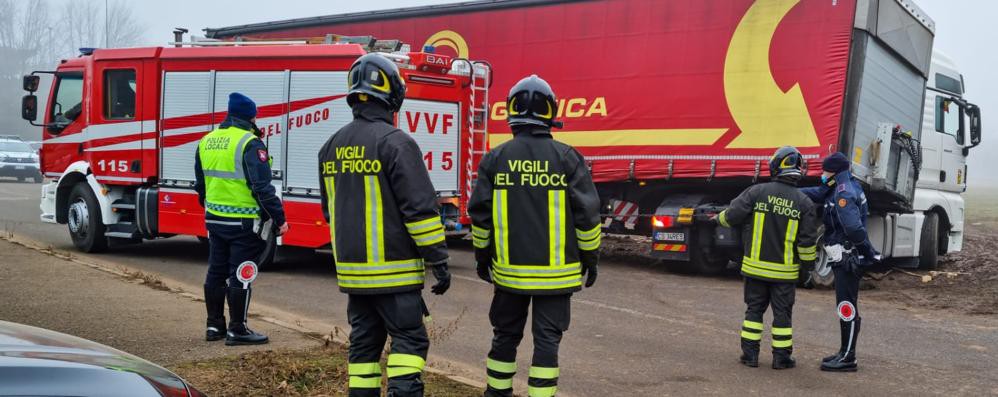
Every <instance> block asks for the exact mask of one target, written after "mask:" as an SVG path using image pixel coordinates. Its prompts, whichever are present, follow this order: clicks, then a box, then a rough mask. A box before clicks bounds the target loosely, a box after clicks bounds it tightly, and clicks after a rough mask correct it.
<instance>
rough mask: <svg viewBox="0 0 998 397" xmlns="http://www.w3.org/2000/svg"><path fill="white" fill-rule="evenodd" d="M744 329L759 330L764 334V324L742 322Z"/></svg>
mask: <svg viewBox="0 0 998 397" xmlns="http://www.w3.org/2000/svg"><path fill="white" fill-rule="evenodd" d="M742 327H745V328H748V329H755V330H759V332H762V323H758V322H755V321H749V320H745V321H742Z"/></svg>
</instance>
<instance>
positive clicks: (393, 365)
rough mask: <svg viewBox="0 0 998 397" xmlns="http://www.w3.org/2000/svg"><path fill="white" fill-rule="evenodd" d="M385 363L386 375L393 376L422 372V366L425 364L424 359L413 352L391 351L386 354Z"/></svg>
mask: <svg viewBox="0 0 998 397" xmlns="http://www.w3.org/2000/svg"><path fill="white" fill-rule="evenodd" d="M387 364H388V377H389V378H395V377H398V376H405V375H409V374H418V373H422V372H423V367H425V366H426V359H424V358H422V357H420V356H417V355H414V354H404V353H391V354H389V355H388V363H387Z"/></svg>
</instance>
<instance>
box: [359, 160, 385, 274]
mask: <svg viewBox="0 0 998 397" xmlns="http://www.w3.org/2000/svg"><path fill="white" fill-rule="evenodd" d="M364 199H365V203H366V204H365V206H364V226H365V229H364V232H365V236H364V237H365V241H367V261H368V262H379V261H382V260H384V259H385V233H384V230H385V220H384V216H383V214H382V208H381V181H380V180H379V179H378V176H377V175H368V176H365V177H364Z"/></svg>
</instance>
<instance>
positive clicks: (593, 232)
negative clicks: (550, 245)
mask: <svg viewBox="0 0 998 397" xmlns="http://www.w3.org/2000/svg"><path fill="white" fill-rule="evenodd" d="M600 228H602V225H596V227H594V228H592V229H589V230H580V229H575V238H576V239H577V240H578V242H579V249H581V250H584V251H594V250H597V249H599V245H600V240H601V239H602V235H603V233H602V231H601V230H600Z"/></svg>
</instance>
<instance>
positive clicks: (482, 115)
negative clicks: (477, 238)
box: [462, 61, 492, 213]
mask: <svg viewBox="0 0 998 397" xmlns="http://www.w3.org/2000/svg"><path fill="white" fill-rule="evenodd" d="M470 73H471V106H470V109H469V111H468V112H469V114H468V130H469V131H470V132H471V134H468V148H469V153H468V159H467V161H465V162H464V163H465V175H467V177H466V178H465V184H466V186H465V187H466V188H467V189H466V191H467V192H468V194H469V195H470V194H471V189H472V188H474V181H475V179H478V170H477V169H475V167H474V166H473V164H474V162H475V161H474V160H475V157H476V156H477V157H478V158H481V157H482V156H484V155H485V152H487V151H488V147H489V128H488V126H489V86H491V85H492V65H490V64H489V63H488V62H485V61H474V62H471V71H470ZM466 210H467V209H462V212H465V213H466Z"/></svg>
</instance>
